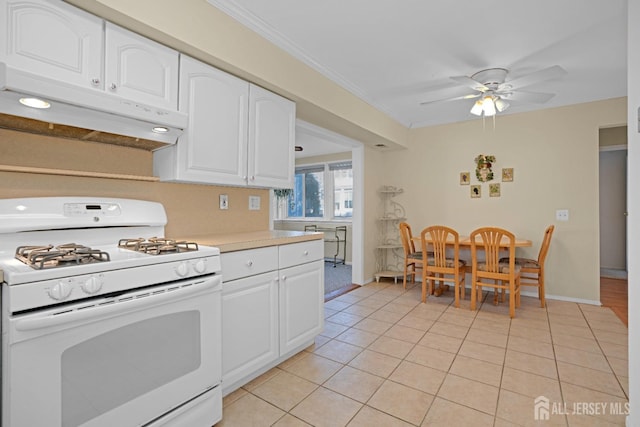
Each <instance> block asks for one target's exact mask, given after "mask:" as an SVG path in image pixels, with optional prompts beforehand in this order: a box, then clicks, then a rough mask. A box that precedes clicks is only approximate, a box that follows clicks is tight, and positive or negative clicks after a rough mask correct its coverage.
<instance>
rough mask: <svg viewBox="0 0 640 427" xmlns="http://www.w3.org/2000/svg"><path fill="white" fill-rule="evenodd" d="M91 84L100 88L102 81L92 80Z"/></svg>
mask: <svg viewBox="0 0 640 427" xmlns="http://www.w3.org/2000/svg"><path fill="white" fill-rule="evenodd" d="M91 84H92V85H93V86H98V85H99V84H100V79H91Z"/></svg>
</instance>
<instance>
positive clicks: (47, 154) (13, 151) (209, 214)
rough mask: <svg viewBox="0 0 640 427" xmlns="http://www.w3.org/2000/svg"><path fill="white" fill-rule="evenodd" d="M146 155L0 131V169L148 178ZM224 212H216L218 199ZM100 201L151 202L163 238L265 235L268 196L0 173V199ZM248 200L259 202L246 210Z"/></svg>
mask: <svg viewBox="0 0 640 427" xmlns="http://www.w3.org/2000/svg"><path fill="white" fill-rule="evenodd" d="M152 162H153V155H152V153H151V152H149V151H145V150H138V149H133V148H128V147H119V146H115V145H109V144H101V143H96V142H84V141H77V140H70V139H62V138H55V137H49V136H43V135H35V134H30V133H24V132H18V131H12V130H7V129H0V165H8V166H27V167H33V168H45V169H62V170H70V171H84V172H100V173H109V174H120V175H135V176H151V175H152V170H153V164H152ZM220 194H227V195H228V196H229V209H228V210H220V209H219V202H218V200H219V195H220ZM42 196H104V197H121V198H128V199H142V200H151V201H157V202H160V203H162V204H163V205H164V207H165V209H166V211H167V216H168V220H169V221H168V224H167V226H166V234H167V236H169V237H172V236H173V237H184V236H192V235H198V234H217V233H237V232H244V231H260V230H268V229H269V191H268V190H265V189H248V188H236V187H221V186H212V185H199V184H179V183H164V182H146V181H137V180H128V179H112V178H94V177H78V176H63V175H55V174H40V173H21V172H6V171H0V198H14V197H42ZM249 196H259V197H260V198H261V209H260V210H259V211H250V210H249V206H248V205H249Z"/></svg>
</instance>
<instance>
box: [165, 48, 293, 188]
mask: <svg viewBox="0 0 640 427" xmlns="http://www.w3.org/2000/svg"><path fill="white" fill-rule="evenodd" d="M179 104H180V111H183V112H186V113H188V114H189V126H188V129H187V131H186V132H185V133H184V134H183V135H182V136H181V137H180V139H179V141H178V143H177V144H176V145H175V146H169V147H165V148H162V149H160V150H157V151H155V152H154V174H155V175H158V176H159V177H160V178H161V179H163V180H175V181H187V182H199V183H207V184H218V185H233V186H247V185H248V186H252V187H274V188H276V187H277V188H285V187H287V188H290V187H292V186H293V173H294V160H295V159H294V142H295V135H294V132H295V103H293V102H291V101H289V100H287V99H285V98H282V97H281V96H279V95H276V94H274V93H272V92H269V91H267V90H264V89H262V88H259V87H257V86H254V85H252V84H250V83H248V82H246V81H244V80H241V79H239V78H237V77H235V76H232V75H230V74H227V73H225V72H223V71H221V70H218V69H216V68H214V67H211V66H210V65H207V64H205V63H202V62H200V61H197V60H195V59H193V58H189V57H186V56H184V55H182V56H181V66H180V102H179Z"/></svg>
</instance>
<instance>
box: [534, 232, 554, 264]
mask: <svg viewBox="0 0 640 427" xmlns="http://www.w3.org/2000/svg"><path fill="white" fill-rule="evenodd" d="M554 229H555V226H554V225H550V226H548V227H547V229H546V230H545V231H544V238H543V239H542V245H541V246H540V252H539V253H538V264H539V265H540V266H543V265H544V260H545V259H546V258H547V252H549V244H550V243H551V236H552V235H553V230H554Z"/></svg>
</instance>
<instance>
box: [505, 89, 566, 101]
mask: <svg viewBox="0 0 640 427" xmlns="http://www.w3.org/2000/svg"><path fill="white" fill-rule="evenodd" d="M499 95H500V97H501V98H504V99H506V100H508V101H516V102H531V103H534V104H544V103H545V102H547V101H548V100H550V99H551V98H553V97H554V96H556V95H555V94H554V93H542V92H522V91H516V92H509V93H505V94H502V93H499Z"/></svg>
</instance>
